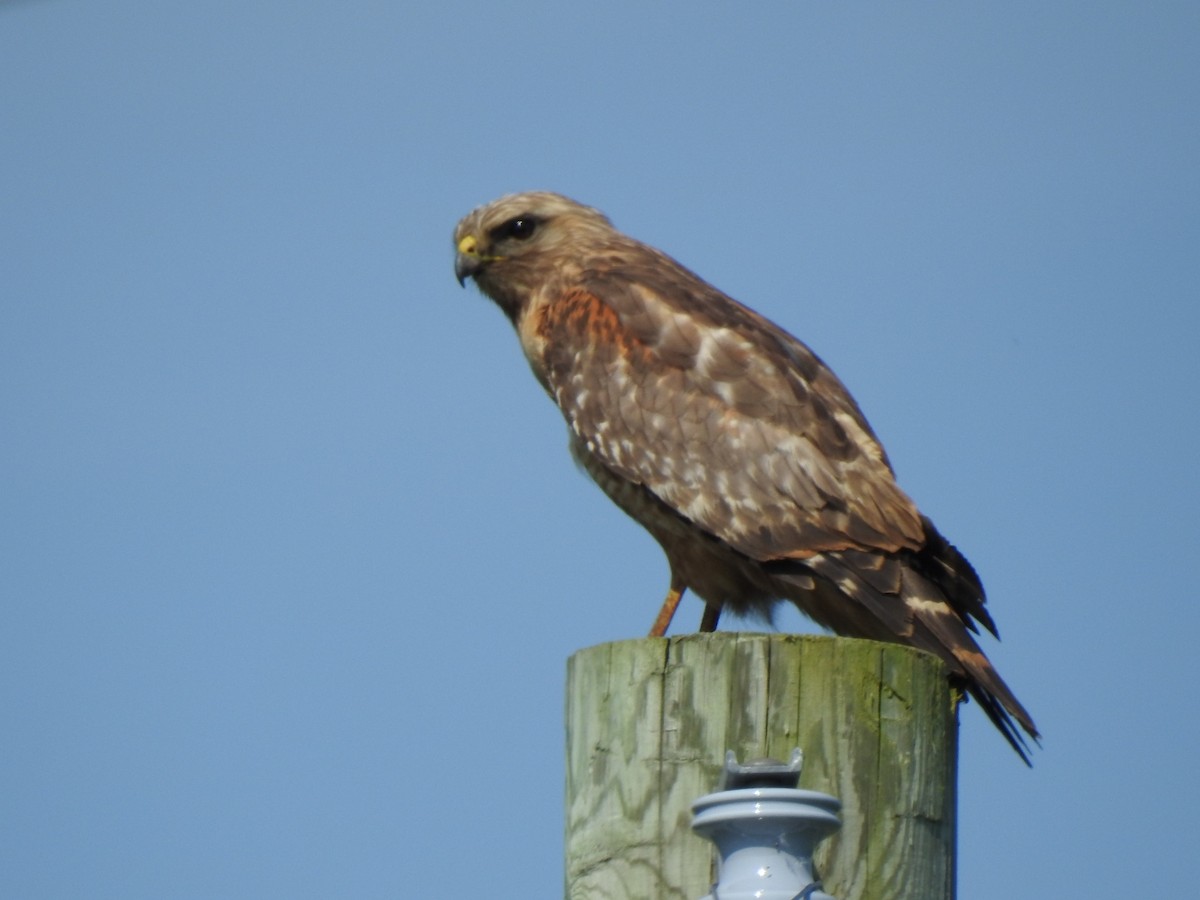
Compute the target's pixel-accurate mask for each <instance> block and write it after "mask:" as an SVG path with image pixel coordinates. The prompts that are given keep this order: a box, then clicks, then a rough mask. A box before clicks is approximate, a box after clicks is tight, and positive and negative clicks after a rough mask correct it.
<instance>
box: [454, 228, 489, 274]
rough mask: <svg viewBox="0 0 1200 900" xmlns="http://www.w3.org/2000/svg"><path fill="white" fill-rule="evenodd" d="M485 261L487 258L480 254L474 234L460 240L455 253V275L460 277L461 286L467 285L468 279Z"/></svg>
mask: <svg viewBox="0 0 1200 900" xmlns="http://www.w3.org/2000/svg"><path fill="white" fill-rule="evenodd" d="M484 262H486V260H485V258H484V257H482V256H480V255H479V245H478V242H476V240H475V236H474V235H472V234H468V235H467V236H466V237H464V238H463V239H462V240H461V241H459V242H458V248H457V252H456V253H455V255H454V277H455V278H457V279H458V284H459V286H460V287H466V286H467V279H468V278H472V277H474V275H475V273H476V272H478V271H479V270H480V269H481V268H482V267H483V264H484Z"/></svg>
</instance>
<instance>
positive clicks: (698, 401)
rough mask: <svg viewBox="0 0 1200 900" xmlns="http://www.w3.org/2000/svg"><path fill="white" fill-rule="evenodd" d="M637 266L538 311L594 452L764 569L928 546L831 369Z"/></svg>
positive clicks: (654, 257)
mask: <svg viewBox="0 0 1200 900" xmlns="http://www.w3.org/2000/svg"><path fill="white" fill-rule="evenodd" d="M631 252H633V251H631ZM629 255H630V254H629V253H626V254H625V256H626V257H628V256H629ZM634 255H635V257H640V258H639V259H637V260H636V261H635V262H633V263H631V262H630V260H629V259H628V258H624V259H622V261H621V265H620V268H619V271H618V270H617V269H616V267H615V266H614V267H612V268H609V267H603V266H601V267H596V268H593V269H591V270H589V271H588V272H585V273H584V278H583V280H582V284H583V287H578V288H574V289H571V290H568V291H566V292H565V293H563V294H562V295H561V296H559V297H556V298H553V299H551V300H550V302H548V303H546V304H545V305H543V306H542V308H541V311H540V321H539V322H538V324H537V329H538V332H539V334H540V336H541V337H542V338H544V343H543V344H542V346H543V347H544V348H545V351H544V353H545V356H544V359H543V360H542V370H543V372H544V377H545V380H546V384H547V388H548V389H549V390H550V392H551V394H552V395H553V396H554V399H555V400H556V402H557V403H558V405H559V407H560V408H561V409H562V411H563V413H564V415H565V416H566V418H567V421H568V423H569V424H570V427H571V428H572V430H573V431H574V432H575V433H576V434H577V435H578V436H579V438H580V439H581V441H582V443H583V445H584V447H585V448H586V449H587V450H588V451H589V452H591V453H592V454H594V455H595V456H596V457H597V458H598V459H599V460H600V461H601V462H602V463H603V464H604V465H605V466H607V467H609V468H610V469H612V470H613V471H615V472H616V473H618V474H619V475H621V476H622V477H623V478H626V479H628V480H630V481H633V482H635V483H638V484H642V485H644V486H645V487H647V488H648V489H649V490H650V491H651V492H652V493H654V494H655V495H656V496H657V497H659V498H660V499H661V500H663V501H664V502H665V503H667V504H668V505H669V506H670V507H672V508H674V509H675V510H676V511H678V512H679V513H680V514H682V515H684V516H685V517H687V518H688V519H690V520H691V521H693V522H694V523H696V524H697V525H699V526H700V527H702V528H703V529H705V530H706V531H707V532H709V533H710V534H713V535H715V536H717V537H719V538H721V539H722V540H724V541H726V542H727V543H729V544H731V545H732V546H733V547H735V548H737V549H738V550H740V551H741V552H742V553H745V554H747V555H748V556H750V557H752V558H755V559H760V560H767V559H782V558H803V557H806V556H809V555H811V554H813V553H815V552H819V551H826V550H843V549H881V550H887V551H893V550H897V549H900V548H909V549H913V548H916V547H918V546H920V544H921V542H922V541H923V540H924V529H923V525H922V522H921V518H920V515H919V514H918V512H917V510H916V508H915V506H914V505H913V503H912V501H911V500H910V499H909V498H908V497H907V496H906V495H905V494H904V493H903V492H902V491H901V490H900V489H899V487H897V485H896V483H895V479H894V477H893V475H892V471H891V468H890V466H889V464H888V461H887V458H886V456H885V455H884V452H883V450H882V448H881V447H880V445H879V442H878V441H877V440H876V438H875V436H874V434H873V433H872V432H871V430H870V428H869V426H868V425H867V423H866V421H865V419H864V418H863V416H862V413H861V412H860V411H859V409H858V407H857V406H856V405H855V403H854V401H853V400H852V399H851V397H850V395H849V393H848V392H847V391H846V389H845V388H844V387H843V386H842V384H841V383H840V382H839V381H838V380H837V378H836V377H835V376H834V375H833V374H832V373H831V372H830V371H829V369H828V368H826V367H825V365H824V364H823V363H821V361H820V360H819V359H817V357H816V356H815V355H814V354H813V353H812V352H811V351H810V350H809V349H808V348H807V347H805V346H804V345H803V344H802V343H800V342H799V341H798V340H796V339H795V338H793V337H791V336H790V335H788V334H787V333H786V332H784V331H782V330H781V329H779V328H778V327H776V326H774V325H773V324H771V323H770V322H768V321H767V320H766V319H764V318H762V317H761V316H759V315H758V314H757V313H754V312H752V311H751V310H749V309H747V308H746V307H743V306H741V305H740V304H738V303H736V301H734V300H732V299H731V298H729V297H727V296H725V295H724V294H721V293H720V292H719V291H717V290H716V289H715V288H712V287H711V286H709V285H708V284H706V283H705V282H703V281H701V280H700V279H699V278H698V277H697V276H695V275H693V274H692V273H690V272H688V271H687V270H686V269H684V268H682V267H681V266H679V265H678V264H677V263H675V262H673V261H672V260H670V259H669V258H668V257H665V256H662V255H661V254H658V253H657V252H656V251H653V250H650V249H649V248H645V247H644V246H642V245H637V247H636V251H635V252H634ZM639 262H640V263H641V264H639Z"/></svg>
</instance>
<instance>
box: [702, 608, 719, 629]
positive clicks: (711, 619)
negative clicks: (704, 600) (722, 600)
mask: <svg viewBox="0 0 1200 900" xmlns="http://www.w3.org/2000/svg"><path fill="white" fill-rule="evenodd" d="M720 618H721V607H719V606H717V605H716V604H715V603H709V604H706V605H705V607H704V615H702V616H701V617H700V630H701V631H702V632H703V631H716V630H717V620H718V619H720Z"/></svg>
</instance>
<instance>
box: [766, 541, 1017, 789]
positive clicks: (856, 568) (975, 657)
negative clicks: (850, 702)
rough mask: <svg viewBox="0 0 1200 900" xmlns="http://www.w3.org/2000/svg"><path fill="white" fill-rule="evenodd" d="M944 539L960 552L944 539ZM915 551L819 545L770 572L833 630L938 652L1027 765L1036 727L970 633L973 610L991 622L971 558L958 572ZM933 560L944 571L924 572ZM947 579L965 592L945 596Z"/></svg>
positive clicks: (788, 595) (809, 612)
mask: <svg viewBox="0 0 1200 900" xmlns="http://www.w3.org/2000/svg"><path fill="white" fill-rule="evenodd" d="M934 534H936V532H934ZM938 537H939V538H940V535H938ZM941 543H942V544H943V545H944V547H946V548H949V549H950V551H952V552H953V554H954V555H955V556H957V557H958V559H962V557H961V556H960V555H958V553H957V551H955V550H954V548H953V547H952V546H951V545H949V544H948V543H946V542H945V541H944V539H942V540H941ZM938 550H939V551H942V550H943V548H942V547H939V548H938ZM913 556H915V555H914V554H903V555H901V554H884V553H868V552H864V551H842V552H836V553H822V554H818V555H816V556H812V557H809V558H808V559H805V560H804V561H803V562H802V563H801V562H795V563H785V564H780V565H778V566H777V567H776V568H775V569H774V571H773V573H772V574H773V580H774V581H775V583H776V585H777V587H778V588H779V592H780V594H781V595H782V596H784V597H786V598H787V599H789V600H791V601H792V602H793V603H795V604H796V605H797V606H798V607H799V608H800V610H801V611H802V612H804V613H805V614H807V615H808V616H810V617H811V618H812V619H814V620H815V621H817V622H818V623H820V624H822V625H824V626H826V627H827V628H830V629H831V630H833V631H834V632H836V633H838V634H841V635H844V636H846V637H861V638H869V639H872V640H882V641H891V642H893V643H898V644H905V645H908V646H911V647H917V648H918V649H921V650H925V651H928V652H930V653H933V654H935V655H936V656H939V657H940V658H941V659H942V660H944V661H945V662H946V663H947V664H948V665H949V667H950V670H951V672H952V673H953V674H954V676H955V677H956V678H957V679H960V680H961V681H962V683H963V686H964V687H965V689H966V691H967V693H969V694H970V695H971V696H972V697H974V698H975V700H976V701H977V702H978V703H979V705H980V706H981V707H982V708H983V711H984V713H986V714H987V717H988V718H989V719H991V720H992V723H993V724H994V725H995V726H996V728H997V729H998V730H999V731H1000V733H1001V734H1003V735H1004V737H1005V739H1006V740H1007V741H1008V742H1009V744H1011V745H1012V747H1013V749H1014V750H1016V752H1017V754H1018V755H1019V756H1020V757H1021V759H1022V760H1024V762H1025V763H1026V765H1029V764H1030V760H1029V750H1030V747H1029V744H1028V742H1027V741H1026V739H1025V735H1028V736H1029V738H1031V739H1033V740H1034V741H1035V742H1036V741H1037V739H1038V732H1037V728H1036V726H1035V725H1034V723H1033V719H1032V717H1031V716H1030V715H1029V713H1028V712H1027V711H1026V710H1025V708H1024V707H1023V706H1022V705H1021V703H1020V702H1019V701H1018V700H1017V698H1016V696H1015V695H1014V694H1013V692H1012V691H1011V690H1010V689H1009V687H1008V685H1007V684H1005V683H1004V680H1003V679H1002V678H1001V677H1000V675H999V674H998V673H997V672H996V670H995V668H994V667H993V666H992V664H991V662H990V661H989V660H988V658H987V657H986V656H985V655H984V653H983V651H982V650H980V649H979V645H978V644H977V643H976V642H975V639H974V637H973V636H972V634H971V632H972V631H974V630H975V628H974V626H973V623H972V622H971V619H972V618H974V619H977V620H978V621H979V622H981V623H982V624H983V625H984V627H986V628H988V630H989V631H993V630H994V629H993V626H992V624H991V619H990V617H988V616H987V614H986V612H983V595H982V589H981V588H979V581H978V579H977V578H975V576H974V572H973V571H971V570H970V568H969V566H968V567H967V569H966V570H965V571H966V572H969V573H970V574H969V576H968V575H964V574H962V573H963V572H964V570H962V569H956V568H954V567H952V566H945V564H944V563H942V562H941V560H943V559H944V558H945V557H944V555H943V553H942V552H939V553H938V558H936V559H932V560H930V559H923V560H919V561H918V560H917V559H915V558H910V557H913ZM963 562H964V564H965V560H963ZM931 567H935V568H934V569H933V571H934V572H935V573H936V572H944V573H945V575H944V576H943V577H940V578H939V577H937V576H936V575H934V577H927V576H926V574H924V572H926V571H929V570H930V568H931ZM814 575H815V576H816V577H813V576H814ZM951 585H956V586H959V587H960V588H966V589H967V590H964V591H963V594H965V595H966V596H963V594H959V595H952V596H951V598H949V599H948V598H947V595H946V593H945V592H944V591H945V588H947V587H949V586H951ZM971 588H974V590H973V591H970V589H971ZM1022 730H1023V731H1024V733H1025V734H1022Z"/></svg>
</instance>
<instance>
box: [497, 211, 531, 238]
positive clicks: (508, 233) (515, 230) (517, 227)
mask: <svg viewBox="0 0 1200 900" xmlns="http://www.w3.org/2000/svg"><path fill="white" fill-rule="evenodd" d="M536 230H537V220H536V219H531V218H529V217H528V216H518V217H517V218H515V219H509V220H508V221H507V222H505V223H504V224H503V225H501V226H500V233H501V234H502V235H504V237H510V238H515V239H516V240H518V241H527V240H529V239H530V238H531V237H533V233H534V231H536Z"/></svg>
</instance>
